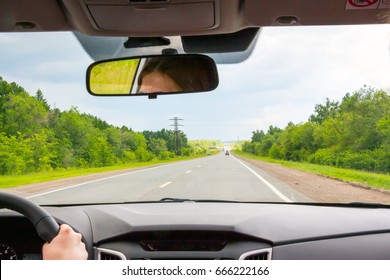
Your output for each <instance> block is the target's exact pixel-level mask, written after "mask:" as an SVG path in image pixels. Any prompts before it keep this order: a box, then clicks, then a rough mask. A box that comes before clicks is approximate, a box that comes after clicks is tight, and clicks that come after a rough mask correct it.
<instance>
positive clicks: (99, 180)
mask: <svg viewBox="0 0 390 280" xmlns="http://www.w3.org/2000/svg"><path fill="white" fill-rule="evenodd" d="M181 163H182V162H177V163H171V164H166V165H162V166H156V167H151V168H146V169H141V170H137V171H133V172H127V173H123V174H119V175H115V176H110V177H105V178H101V179H97V180H93V181H88V182H84V183H80V184H76V185H72V186H68V187H64V188H60V189H56V190H52V191H48V192H44V193H40V194H35V195H32V196H28V197H26V198H27V199H30V198H34V197H38V196H42V195H47V194H51V193H55V192H59V191H63V190H67V189H72V188H75V187H79V186H83V185H88V184H91V183H96V182H101V181H104V180H110V179H114V178H118V177H121V176H126V175H130V174H136V173H141V172H146V171H149V170H154V169H158V168H163V167H167V166H172V165H177V164H181Z"/></svg>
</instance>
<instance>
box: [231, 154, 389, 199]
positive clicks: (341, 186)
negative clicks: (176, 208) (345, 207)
mask: <svg viewBox="0 0 390 280" xmlns="http://www.w3.org/2000/svg"><path fill="white" fill-rule="evenodd" d="M234 156H235V157H237V158H239V159H241V160H243V161H246V162H248V163H250V164H252V165H254V166H256V167H258V168H260V169H262V170H264V171H265V172H267V173H268V174H269V175H271V176H273V177H276V178H277V179H279V180H280V181H282V182H284V183H286V184H288V185H289V186H291V187H292V188H294V189H296V190H297V191H299V192H300V193H302V194H304V195H305V196H307V197H309V198H311V199H313V200H314V201H317V202H330V203H349V202H367V203H384V204H390V192H389V191H386V190H382V189H376V188H370V187H368V186H364V185H362V184H358V183H350V182H345V181H341V180H338V179H333V178H328V177H325V176H322V175H318V174H313V173H309V172H304V171H300V170H296V169H293V168H288V167H285V166H282V165H278V164H274V163H268V162H263V161H258V160H253V159H246V158H243V157H240V156H237V155H234Z"/></svg>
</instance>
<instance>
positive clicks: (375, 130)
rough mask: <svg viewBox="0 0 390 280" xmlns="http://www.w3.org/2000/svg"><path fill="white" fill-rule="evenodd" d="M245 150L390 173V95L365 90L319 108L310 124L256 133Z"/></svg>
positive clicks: (278, 156)
mask: <svg viewBox="0 0 390 280" xmlns="http://www.w3.org/2000/svg"><path fill="white" fill-rule="evenodd" d="M242 151H244V152H248V153H252V154H255V155H259V156H266V157H271V158H274V159H282V160H288V161H302V162H310V163H315V164H321V165H329V166H336V167H341V168H349V169H357V170H365V171H372V172H378V173H389V172H390V96H389V93H388V92H386V91H383V90H376V89H373V88H371V87H367V86H364V87H363V88H361V89H360V90H358V91H356V92H353V93H347V94H345V96H344V97H343V98H342V100H341V101H334V100H329V99H328V98H327V99H326V101H325V102H324V104H317V105H316V106H315V108H314V113H313V114H312V115H310V117H309V119H308V121H307V122H304V123H300V124H293V123H291V122H290V123H289V124H288V125H287V126H286V127H285V128H283V129H281V128H278V127H275V126H270V127H269V128H268V131H266V132H264V131H263V130H255V131H253V132H252V138H251V141H246V142H244V143H243V145H242Z"/></svg>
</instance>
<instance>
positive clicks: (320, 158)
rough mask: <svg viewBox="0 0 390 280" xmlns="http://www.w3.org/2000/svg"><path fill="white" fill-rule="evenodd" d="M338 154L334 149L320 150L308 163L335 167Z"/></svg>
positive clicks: (308, 159)
mask: <svg viewBox="0 0 390 280" xmlns="http://www.w3.org/2000/svg"><path fill="white" fill-rule="evenodd" d="M336 157H337V156H336V152H335V151H334V150H333V149H329V148H328V149H319V150H317V151H316V152H315V153H314V154H311V155H310V156H309V157H308V158H307V161H308V162H310V163H316V164H322V165H329V166H335V165H336Z"/></svg>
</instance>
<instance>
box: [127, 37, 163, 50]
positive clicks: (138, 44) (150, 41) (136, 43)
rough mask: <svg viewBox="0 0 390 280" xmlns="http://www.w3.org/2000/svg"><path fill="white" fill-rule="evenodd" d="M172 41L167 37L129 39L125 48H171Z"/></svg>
mask: <svg viewBox="0 0 390 280" xmlns="http://www.w3.org/2000/svg"><path fill="white" fill-rule="evenodd" d="M170 44H171V40H169V39H168V38H165V37H145V38H144V37H129V38H128V39H127V41H126V42H124V43H123V46H124V47H125V48H126V49H134V48H145V47H157V46H169V45H170Z"/></svg>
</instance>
